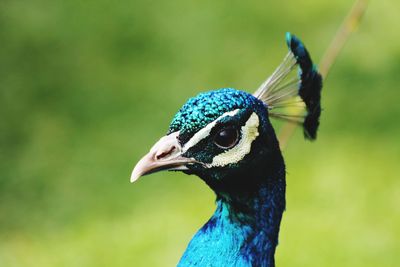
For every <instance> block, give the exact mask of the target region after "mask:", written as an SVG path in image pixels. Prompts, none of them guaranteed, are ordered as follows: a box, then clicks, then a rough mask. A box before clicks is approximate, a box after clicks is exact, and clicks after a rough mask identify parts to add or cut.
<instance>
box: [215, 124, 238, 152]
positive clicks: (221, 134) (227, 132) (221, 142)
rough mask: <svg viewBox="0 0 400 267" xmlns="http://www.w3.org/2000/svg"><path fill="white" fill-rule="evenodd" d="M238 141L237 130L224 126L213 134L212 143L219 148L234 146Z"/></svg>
mask: <svg viewBox="0 0 400 267" xmlns="http://www.w3.org/2000/svg"><path fill="white" fill-rule="evenodd" d="M238 141H239V132H238V130H237V129H236V128H234V127H226V128H223V129H221V130H219V131H218V132H217V133H216V134H215V136H214V144H216V145H217V146H218V147H220V148H224V149H228V148H232V147H234V146H235V145H236V144H237V143H238Z"/></svg>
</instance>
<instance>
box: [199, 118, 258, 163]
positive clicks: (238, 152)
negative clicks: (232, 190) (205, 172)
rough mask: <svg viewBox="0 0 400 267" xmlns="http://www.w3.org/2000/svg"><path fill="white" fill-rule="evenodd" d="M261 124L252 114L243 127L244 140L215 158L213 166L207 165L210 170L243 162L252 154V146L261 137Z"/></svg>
mask: <svg viewBox="0 0 400 267" xmlns="http://www.w3.org/2000/svg"><path fill="white" fill-rule="evenodd" d="M259 124H260V122H259V119H258V116H257V114H256V113H254V112H253V113H252V114H251V116H250V117H249V119H248V120H247V122H246V124H245V125H244V126H242V128H241V133H242V138H241V139H240V141H239V143H238V144H237V145H236V146H234V147H233V148H231V149H230V150H228V151H225V152H223V153H221V154H219V155H217V156H215V157H214V158H213V161H212V163H211V164H207V165H206V166H207V167H208V168H211V167H223V166H226V165H228V164H233V163H237V162H239V161H241V160H242V159H243V158H244V157H245V156H246V155H247V154H249V153H250V150H251V144H252V143H253V141H254V140H255V139H256V138H257V136H258V135H259V133H258V125H259Z"/></svg>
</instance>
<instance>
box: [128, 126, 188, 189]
mask: <svg viewBox="0 0 400 267" xmlns="http://www.w3.org/2000/svg"><path fill="white" fill-rule="evenodd" d="M178 136H179V132H175V133H171V134H169V135H166V136H164V137H162V138H161V139H160V140H159V141H158V142H157V143H156V144H155V145H154V146H153V147H152V148H151V149H150V152H149V153H148V154H147V155H145V156H144V157H143V158H142V159H141V160H139V162H138V163H137V164H136V166H135V168H134V169H133V171H132V175H131V183H133V182H135V181H136V180H137V179H139V177H141V176H144V175H146V174H150V173H153V172H158V171H163V170H187V167H186V165H187V164H189V163H194V162H196V161H195V160H194V159H190V158H185V157H183V156H182V147H181V145H180V144H179V142H178Z"/></svg>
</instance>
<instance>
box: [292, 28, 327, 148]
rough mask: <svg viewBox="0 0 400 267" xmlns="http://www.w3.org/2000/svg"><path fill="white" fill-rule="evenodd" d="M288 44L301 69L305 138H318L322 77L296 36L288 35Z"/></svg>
mask: <svg viewBox="0 0 400 267" xmlns="http://www.w3.org/2000/svg"><path fill="white" fill-rule="evenodd" d="M286 43H287V45H288V47H289V49H290V51H291V52H292V53H293V55H294V57H295V59H296V61H297V64H298V65H299V67H300V70H299V75H300V79H301V83H300V88H299V95H300V97H301V98H302V99H303V101H304V103H305V104H306V109H307V115H306V118H305V120H304V123H303V130H304V136H305V138H307V139H310V140H314V139H316V138H317V130H318V126H319V117H320V115H321V89H322V76H321V74H319V73H318V70H317V67H316V65H314V64H313V62H312V60H311V57H310V54H309V53H308V51H307V49H306V48H305V46H304V44H303V43H302V42H301V41H300V39H299V38H297V37H296V36H294V35H292V34H290V33H286Z"/></svg>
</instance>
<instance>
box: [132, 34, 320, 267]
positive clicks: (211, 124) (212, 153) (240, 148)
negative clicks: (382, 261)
mask: <svg viewBox="0 0 400 267" xmlns="http://www.w3.org/2000/svg"><path fill="white" fill-rule="evenodd" d="M286 43H287V46H288V48H289V52H288V53H287V55H286V56H285V57H284V59H283V62H282V63H281V64H280V65H279V66H278V68H277V69H276V70H275V71H274V72H273V74H272V75H271V76H270V77H269V78H268V79H267V80H266V81H265V82H263V83H262V84H261V86H260V87H259V88H258V89H257V90H256V92H255V93H253V94H250V93H247V92H244V91H241V90H236V89H233V88H223V89H218V90H213V91H208V92H205V93H201V94H199V95H197V96H196V97H193V98H190V99H189V100H188V101H187V102H186V103H185V104H184V105H183V106H182V108H181V109H180V110H179V111H178V113H177V114H176V115H175V116H174V118H173V119H172V122H171V124H170V126H169V130H168V132H167V134H166V136H164V137H162V138H161V139H160V140H159V141H158V142H157V143H156V144H155V145H154V146H153V147H152V148H151V149H150V152H149V153H148V154H147V155H145V156H144V157H143V158H142V159H141V160H140V161H139V162H138V163H137V165H136V166H135V168H134V170H133V172H132V176H131V182H134V181H136V180H137V179H138V178H139V177H141V176H143V175H147V174H150V173H154V172H157V171H161V170H172V171H182V172H184V173H186V174H194V175H196V176H198V177H199V178H200V179H202V180H203V181H204V182H205V183H206V184H207V185H208V186H209V187H210V188H211V189H212V190H213V191H214V192H215V194H216V210H215V212H214V214H213V215H212V216H211V218H210V219H209V220H208V221H207V223H206V224H205V225H204V226H203V227H202V228H201V229H200V230H199V231H198V232H197V233H196V234H195V235H194V237H193V238H192V240H191V241H190V243H189V244H188V246H187V249H186V251H185V252H184V254H183V256H182V258H181V259H180V261H179V263H178V266H266V267H271V266H275V260H274V254H275V250H276V247H277V245H278V235H279V228H280V223H281V219H282V214H283V212H284V210H285V188H286V180H285V174H286V172H285V162H284V159H283V157H282V153H281V150H280V146H279V141H278V138H277V136H276V134H275V131H274V128H273V126H272V124H271V122H270V118H276V119H280V120H285V121H290V122H291V123H296V124H299V125H301V126H302V128H303V132H304V136H305V138H306V139H309V140H315V139H316V137H317V130H318V126H319V118H320V114H321V104H320V100H321V89H322V76H321V75H320V73H319V72H318V70H317V67H316V65H314V64H313V62H312V60H311V57H310V55H309V53H308V51H307V49H306V48H305V46H304V45H303V43H302V42H301V41H300V39H298V38H297V37H296V36H294V35H292V34H290V33H287V34H286ZM298 110H300V112H299V111H298Z"/></svg>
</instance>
